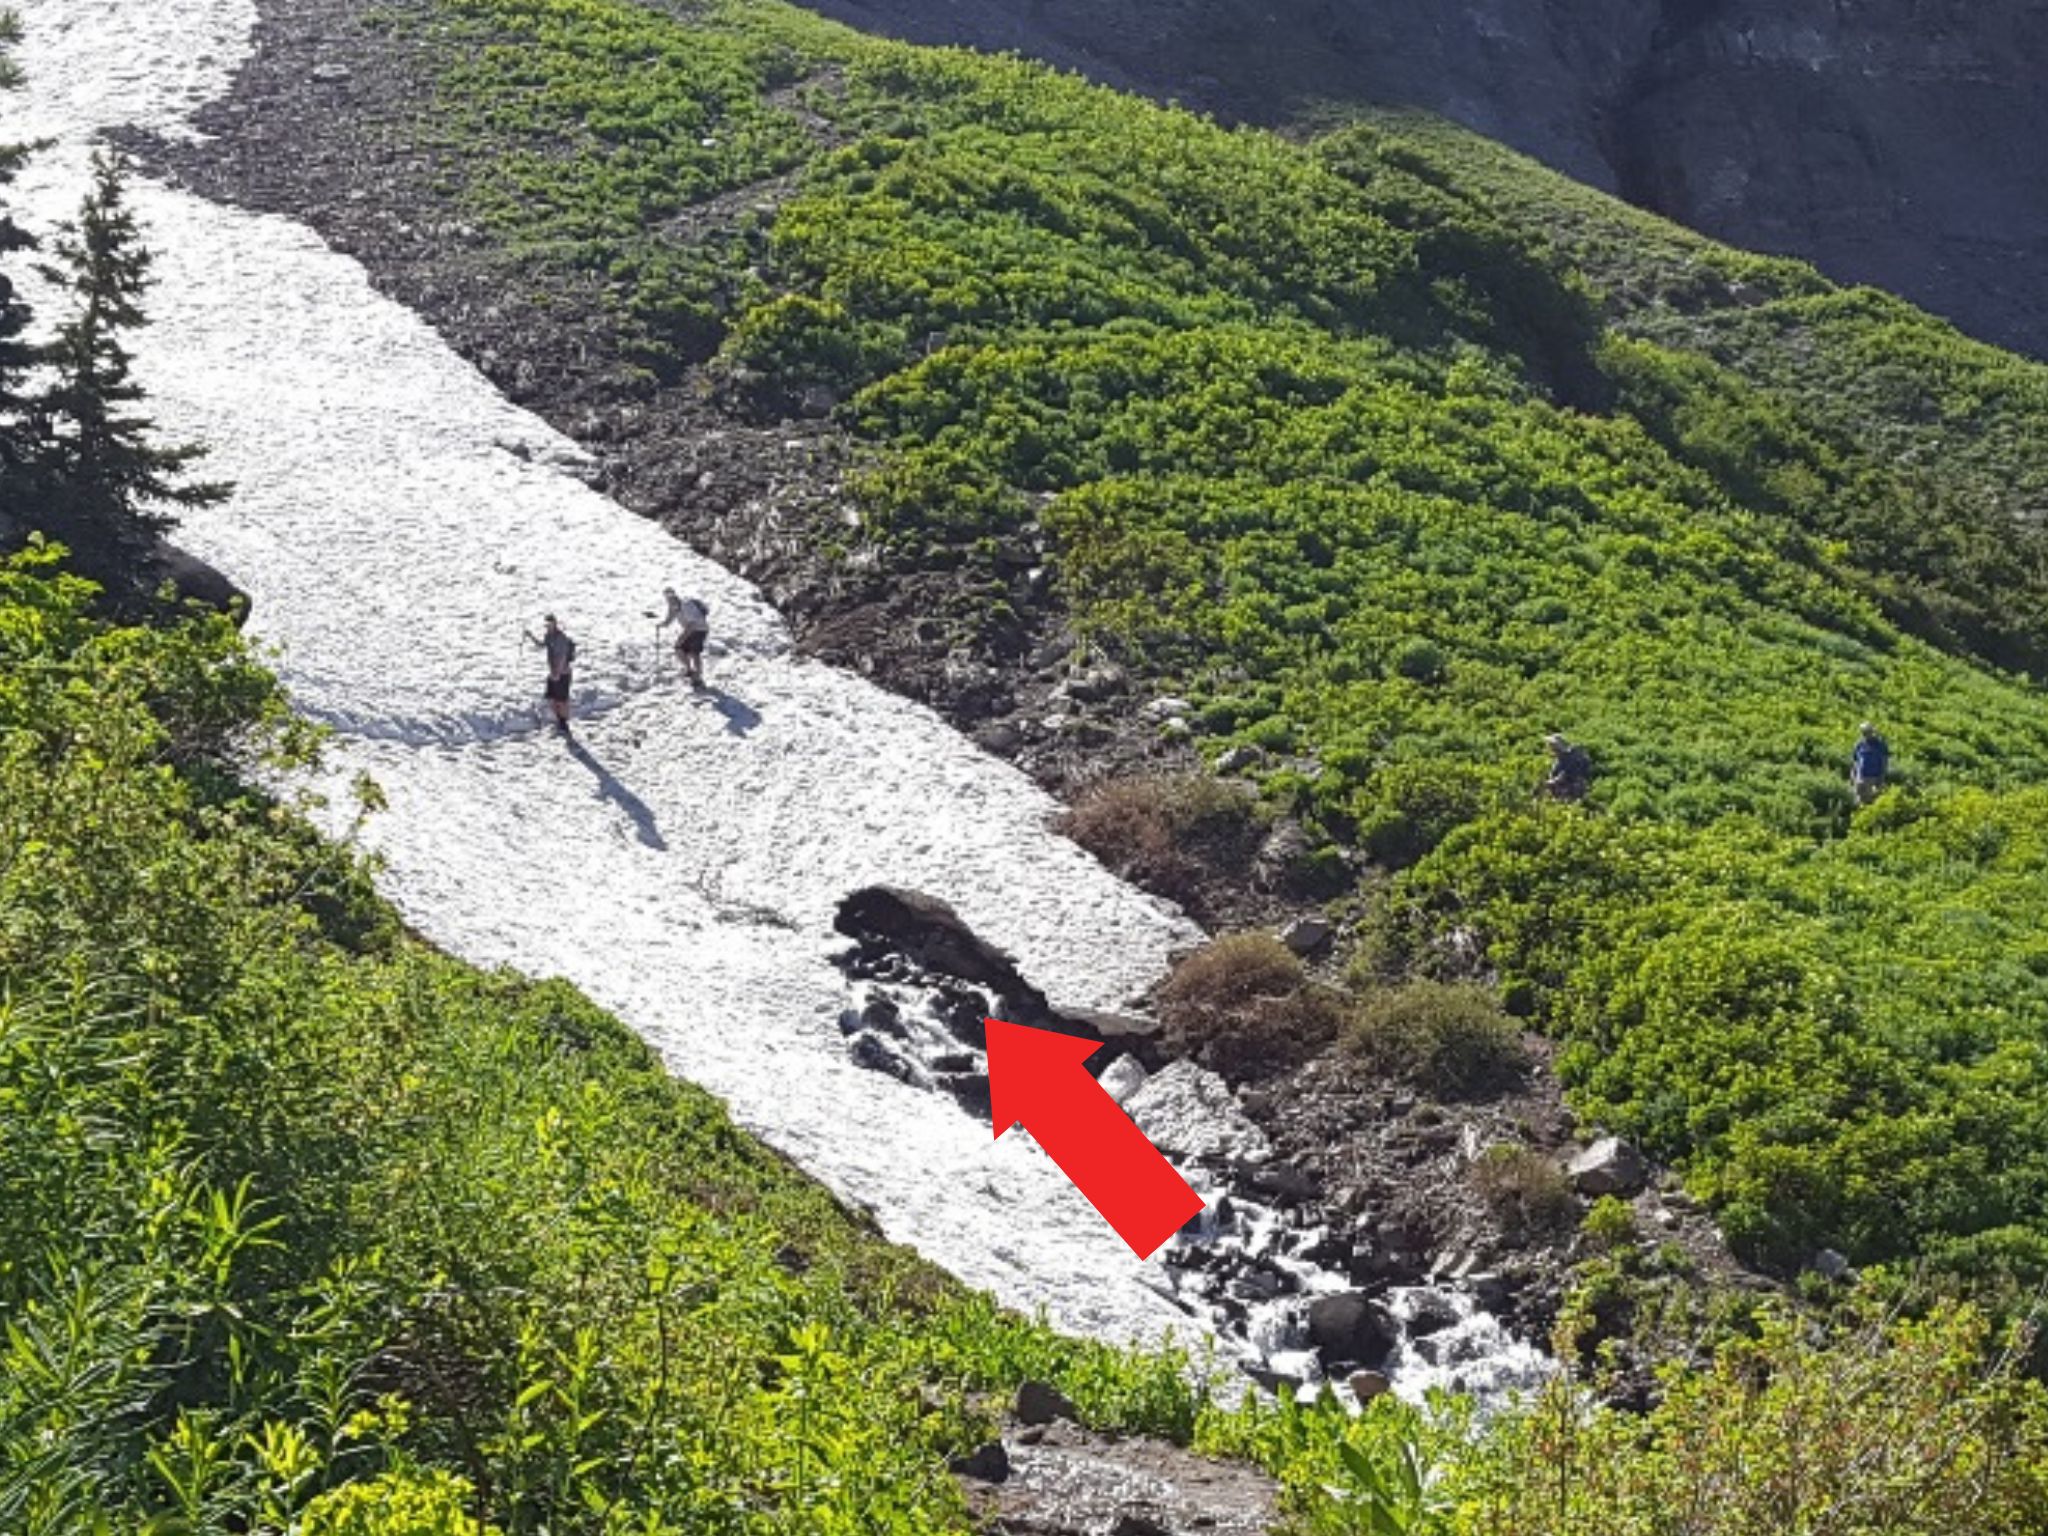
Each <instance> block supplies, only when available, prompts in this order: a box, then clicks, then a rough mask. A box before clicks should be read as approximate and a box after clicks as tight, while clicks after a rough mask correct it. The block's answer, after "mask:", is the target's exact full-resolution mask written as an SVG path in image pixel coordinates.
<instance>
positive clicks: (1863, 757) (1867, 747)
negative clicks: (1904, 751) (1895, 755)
mask: <svg viewBox="0 0 2048 1536" xmlns="http://www.w3.org/2000/svg"><path fill="white" fill-rule="evenodd" d="M1891 765H1892V749H1891V748H1890V747H1888V746H1886V745H1885V743H1884V738H1883V737H1882V736H1865V737H1864V738H1863V739H1862V740H1860V741H1858V742H1857V743H1856V750H1855V751H1854V752H1852V753H1851V754H1850V755H1849V773H1850V776H1851V777H1852V778H1857V779H1864V780H1867V781H1869V782H1870V783H1873V784H1874V783H1876V782H1877V781H1878V780H1879V779H1882V778H1883V777H1884V776H1885V773H1886V772H1887V770H1889V769H1890V767H1891Z"/></svg>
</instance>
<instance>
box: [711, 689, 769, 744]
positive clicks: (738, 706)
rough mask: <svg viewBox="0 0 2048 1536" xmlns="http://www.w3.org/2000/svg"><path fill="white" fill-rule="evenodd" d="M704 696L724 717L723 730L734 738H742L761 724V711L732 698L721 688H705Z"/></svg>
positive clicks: (745, 702)
mask: <svg viewBox="0 0 2048 1536" xmlns="http://www.w3.org/2000/svg"><path fill="white" fill-rule="evenodd" d="M705 693H706V695H707V696H708V697H709V698H710V700H711V707H712V708H713V709H715V710H717V711H718V712H719V713H720V714H721V715H723V716H725V728H726V729H727V730H728V731H730V732H732V734H733V735H735V736H744V735H746V734H747V732H749V731H751V730H752V729H753V728H754V727H755V726H757V725H759V724H760V723H761V711H759V710H758V709H756V708H754V706H753V705H751V704H749V703H748V702H747V701H746V700H745V699H738V698H734V697H733V696H732V695H731V694H729V693H727V692H726V691H725V690H724V689H723V688H707V689H706V690H705Z"/></svg>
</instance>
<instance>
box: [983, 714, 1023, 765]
mask: <svg viewBox="0 0 2048 1536" xmlns="http://www.w3.org/2000/svg"><path fill="white" fill-rule="evenodd" d="M974 740H975V742H976V744H977V745H978V746H980V748H981V749H982V751H984V752H993V753H994V754H995V755H996V756H997V757H1008V756H1009V755H1010V754H1011V753H1013V752H1015V751H1016V750H1017V749H1018V748H1019V747H1021V746H1023V745H1024V733H1023V732H1022V731H1020V730H1018V729H1017V727H1015V726H1014V725H1011V724H1010V723H1009V722H1008V721H1005V720H998V721H996V722H994V723H993V724H990V725H984V726H982V727H981V728H980V729H979V730H977V731H976V732H975V733H974Z"/></svg>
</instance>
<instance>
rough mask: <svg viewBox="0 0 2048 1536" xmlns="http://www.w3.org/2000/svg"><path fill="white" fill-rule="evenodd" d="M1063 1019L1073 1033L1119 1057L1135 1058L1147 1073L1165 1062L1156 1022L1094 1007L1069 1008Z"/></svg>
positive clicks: (1159, 1024)
mask: <svg viewBox="0 0 2048 1536" xmlns="http://www.w3.org/2000/svg"><path fill="white" fill-rule="evenodd" d="M1063 1017H1064V1018H1065V1019H1066V1020H1067V1021H1068V1022H1069V1023H1070V1024H1072V1025H1074V1026H1075V1028H1076V1032H1077V1033H1084V1034H1088V1035H1092V1036H1093V1037H1094V1038H1096V1039H1098V1040H1100V1041H1101V1042H1102V1043H1103V1044H1104V1045H1105V1046H1107V1047H1109V1048H1110V1049H1111V1050H1113V1051H1115V1052H1117V1053H1118V1054H1119V1055H1123V1056H1134V1057H1136V1058H1137V1060H1138V1062H1139V1064H1140V1065H1141V1066H1143V1067H1144V1068H1145V1070H1146V1071H1147V1072H1157V1071H1158V1070H1159V1069H1160V1068H1162V1067H1164V1066H1165V1065H1166V1063H1167V1055H1166V1052H1165V1050H1164V1049H1163V1048H1162V1047H1161V1045H1160V1043H1159V1042H1160V1038H1161V1036H1162V1035H1163V1034H1164V1032H1165V1026H1164V1025H1162V1024H1161V1023H1160V1022H1159V1020H1157V1019H1154V1018H1149V1017H1147V1016H1145V1015H1143V1014H1136V1013H1112V1012H1109V1011H1107V1010H1103V1009H1097V1008H1069V1009H1066V1010H1065V1011H1064V1014H1063Z"/></svg>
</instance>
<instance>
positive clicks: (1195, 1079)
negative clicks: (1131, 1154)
mask: <svg viewBox="0 0 2048 1536" xmlns="http://www.w3.org/2000/svg"><path fill="white" fill-rule="evenodd" d="M1124 1109H1125V1111H1126V1112H1128V1113H1129V1115H1130V1117H1131V1118H1132V1119H1133V1120H1135V1121H1137V1122H1138V1128H1139V1129H1140V1130H1142V1131H1143V1132H1144V1133H1145V1134H1146V1135H1147V1136H1149V1137H1151V1138H1152V1140H1153V1142H1154V1143H1155V1144H1157V1145H1158V1147H1159V1148H1160V1149H1161V1150H1162V1151H1164V1152H1167V1153H1169V1154H1171V1155H1174V1156H1177V1157H1184V1158H1190V1159H1194V1160H1197V1161H1215V1162H1238V1163H1263V1162H1265V1161H1266V1159H1267V1158H1269V1157H1271V1156H1272V1153H1273V1148H1272V1144H1271V1143H1270V1142H1268V1141H1267V1140H1266V1133H1265V1132H1264V1131H1261V1130H1260V1129H1259V1128H1258V1127H1257V1126H1256V1125H1253V1124H1252V1122H1251V1120H1250V1119H1249V1118H1247V1116H1246V1115H1245V1113H1244V1111H1243V1110H1241V1109H1239V1108H1238V1107H1237V1100H1236V1099H1235V1098H1234V1097H1233V1096H1232V1094H1231V1092H1230V1086H1229V1084H1227V1083H1225V1082H1224V1081H1223V1079H1222V1078H1220V1077H1218V1076H1217V1075H1216V1074H1215V1073H1214V1072H1209V1071H1206V1070H1204V1069H1203V1068H1201V1067H1198V1066H1196V1065H1195V1064H1194V1063H1193V1062H1191V1061H1176V1062H1173V1063H1171V1064H1170V1065H1168V1066H1167V1067H1166V1068H1165V1069H1164V1070H1163V1071H1160V1072H1155V1073H1154V1074H1153V1075H1152V1076H1151V1077H1150V1078H1149V1079H1147V1080H1146V1082H1145V1084H1144V1086H1143V1087H1141V1088H1139V1089H1138V1091H1137V1092H1136V1093H1134V1094H1132V1095H1131V1096H1130V1098H1129V1099H1128V1100H1126V1101H1125V1103H1124Z"/></svg>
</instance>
